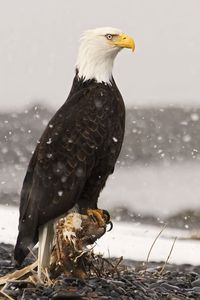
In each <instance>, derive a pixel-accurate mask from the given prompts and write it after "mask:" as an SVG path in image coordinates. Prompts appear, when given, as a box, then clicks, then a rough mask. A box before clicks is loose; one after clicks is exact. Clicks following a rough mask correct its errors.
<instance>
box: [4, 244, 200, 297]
mask: <svg viewBox="0 0 200 300" xmlns="http://www.w3.org/2000/svg"><path fill="white" fill-rule="evenodd" d="M5 249H6V246H5V245H4V251H1V244H0V261H4V259H5V263H3V264H1V268H0V276H2V275H3V274H5V273H7V272H10V271H11V269H12V270H14V266H12V264H11V260H9V257H11V255H10V254H9V251H12V247H10V248H8V251H7V253H6V251H5ZM28 263H30V261H28ZM134 263H136V264H135V266H134ZM2 265H3V267H2ZM161 265H162V264H161ZM125 266H127V262H126V261H125ZM131 266H132V267H129V268H128V269H126V268H124V270H123V269H122V271H121V272H120V274H119V276H118V274H115V276H114V278H111V277H110V276H108V277H107V278H97V277H95V278H90V279H87V280H78V279H75V278H66V277H65V276H64V275H62V276H59V278H58V280H57V282H56V283H55V285H54V286H53V287H44V286H43V285H41V284H40V285H39V284H38V285H37V286H36V287H33V285H27V284H24V283H23V282H21V283H20V282H19V283H16V282H15V283H9V285H7V289H6V293H7V294H9V295H10V296H11V297H12V298H13V299H17V298H18V299H22V300H61V299H62V300H65V299H66V300H69V299H72V300H80V299H83V300H85V299H92V300H112V299H113V300H133V299H136V300H160V299H171V300H180V299H200V266H195V267H194V266H189V265H182V266H176V265H167V266H166V269H165V272H163V274H161V275H160V274H158V270H159V269H160V266H159V264H156V263H154V264H153V263H150V266H149V268H148V272H144V271H143V272H142V269H139V267H138V263H137V262H131ZM136 266H137V268H136ZM136 270H137V271H136ZM140 271H141V272H140ZM0 298H1V297H0Z"/></svg>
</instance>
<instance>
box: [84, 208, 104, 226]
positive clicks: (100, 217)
mask: <svg viewBox="0 0 200 300" xmlns="http://www.w3.org/2000/svg"><path fill="white" fill-rule="evenodd" d="M87 214H88V216H90V217H91V218H92V219H93V221H94V222H97V223H98V225H99V227H105V225H106V224H107V223H108V222H109V220H108V219H109V217H108V214H106V213H105V211H104V210H102V209H88V210H87Z"/></svg>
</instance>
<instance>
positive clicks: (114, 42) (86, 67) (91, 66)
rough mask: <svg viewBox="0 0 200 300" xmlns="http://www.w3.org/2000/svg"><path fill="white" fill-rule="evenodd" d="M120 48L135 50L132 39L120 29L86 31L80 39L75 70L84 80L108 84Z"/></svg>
mask: <svg viewBox="0 0 200 300" xmlns="http://www.w3.org/2000/svg"><path fill="white" fill-rule="evenodd" d="M122 48H130V49H132V50H134V49H135V44H134V41H133V39H132V38H131V37H130V36H128V35H126V34H124V33H123V32H122V31H121V30H120V29H116V28H111V27H102V28H96V29H92V30H87V31H86V32H85V33H84V34H83V36H82V38H81V45H80V48H79V52H78V58H77V62H76V68H77V70H78V76H79V77H80V78H83V79H84V80H89V79H95V80H96V81H97V82H105V83H110V80H111V78H112V68H113V62H114V59H115V57H116V55H117V53H118V52H119V51H120V50H121V49H122Z"/></svg>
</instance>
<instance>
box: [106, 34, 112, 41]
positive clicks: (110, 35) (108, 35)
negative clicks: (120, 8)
mask: <svg viewBox="0 0 200 300" xmlns="http://www.w3.org/2000/svg"><path fill="white" fill-rule="evenodd" d="M105 37H106V38H107V39H108V40H112V38H113V36H112V34H110V33H108V34H106V35H105Z"/></svg>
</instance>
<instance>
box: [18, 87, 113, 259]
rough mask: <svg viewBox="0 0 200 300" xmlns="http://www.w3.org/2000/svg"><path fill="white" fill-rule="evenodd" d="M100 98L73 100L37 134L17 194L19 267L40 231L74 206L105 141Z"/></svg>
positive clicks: (105, 112)
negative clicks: (19, 193) (40, 135)
mask: <svg viewBox="0 0 200 300" xmlns="http://www.w3.org/2000/svg"><path fill="white" fill-rule="evenodd" d="M106 93H108V92H107V91H106V90H104V89H103V88H100V87H99V88H95V89H85V90H83V91H81V92H78V93H77V94H75V95H73V96H72V97H70V99H68V100H67V101H66V103H65V104H64V105H63V106H62V107H61V108H60V110H59V111H58V112H57V113H56V114H55V116H54V117H53V118H52V120H51V121H50V122H49V124H48V126H47V128H46V130H45V132H44V133H43V135H42V137H41V139H40V142H39V144H38V145H37V147H36V150H35V152H34V154H33V156H32V159H31V161H30V164H29V167H28V170H27V174H26V177H25V180H24V184H23V188H22V192H21V203H20V220H19V235H18V239H17V244H16V247H15V259H16V260H17V261H19V262H21V261H23V259H24V257H25V256H26V255H27V254H28V252H29V250H28V248H29V247H32V246H33V245H35V244H36V243H37V241H38V228H39V226H40V225H42V224H45V223H46V222H48V221H49V220H51V219H54V218H56V217H58V216H60V215H62V214H63V213H66V212H67V211H68V210H69V209H71V208H72V207H73V206H74V204H75V203H76V202H77V201H78V199H79V197H80V194H81V192H82V190H83V187H84V185H85V182H86V181H87V179H88V178H89V177H90V174H91V172H92V169H93V167H94V165H95V163H96V161H97V160H98V155H99V153H101V150H102V148H103V147H105V141H107V139H108V122H109V118H110V117H109V114H110V111H111V107H109V103H110V102H109V101H108V99H109V96H110V95H106ZM88 95H89V97H88ZM104 150H105V149H104ZM97 153H98V155H97Z"/></svg>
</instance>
